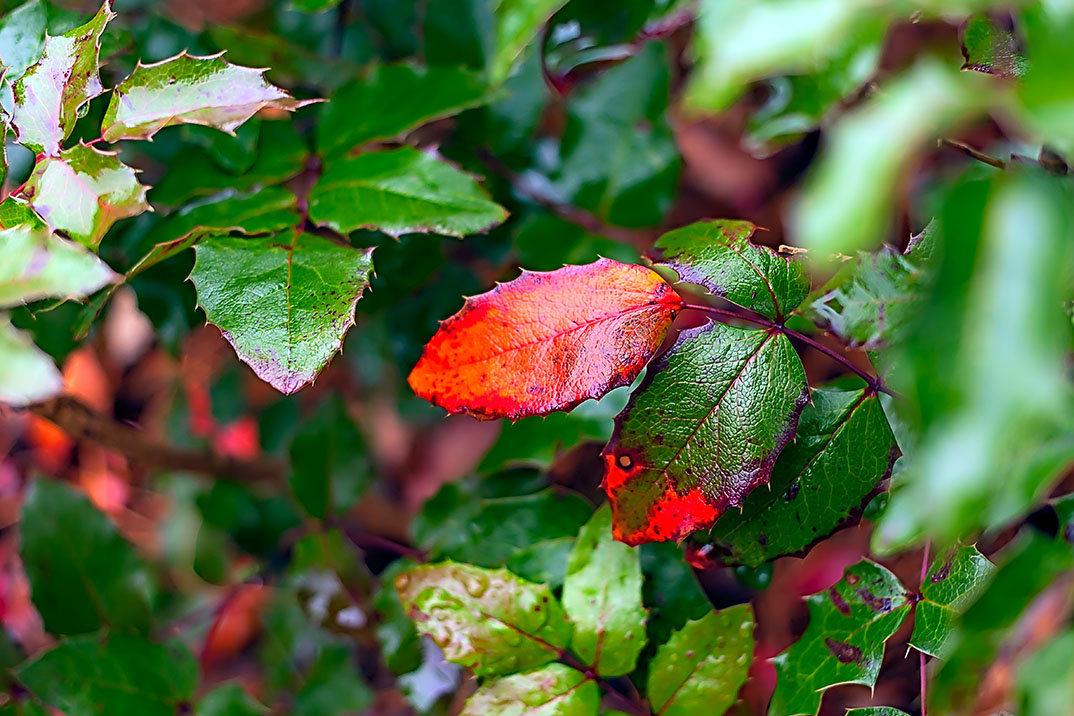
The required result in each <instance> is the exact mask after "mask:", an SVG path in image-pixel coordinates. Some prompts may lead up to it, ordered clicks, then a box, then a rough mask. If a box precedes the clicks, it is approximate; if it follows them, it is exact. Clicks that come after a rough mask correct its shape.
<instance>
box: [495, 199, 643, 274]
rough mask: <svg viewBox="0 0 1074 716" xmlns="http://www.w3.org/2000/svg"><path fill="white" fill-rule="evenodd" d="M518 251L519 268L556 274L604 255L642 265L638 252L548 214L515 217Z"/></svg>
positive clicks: (539, 213)
mask: <svg viewBox="0 0 1074 716" xmlns="http://www.w3.org/2000/svg"><path fill="white" fill-rule="evenodd" d="M513 218H514V220H515V221H514V223H513V226H515V227H517V229H516V233H515V236H514V248H515V252H516V253H517V254H518V265H519V266H525V267H526V268H527V269H529V270H530V271H555V270H556V269H558V268H560V267H562V266H565V265H567V264H586V263H592V262H593V261H596V260H597V259H599V258H601V257H602V256H603V257H605V258H609V259H614V260H616V261H621V262H622V263H639V259H638V252H637V251H636V250H634V249H633V248H631V247H630V246H626V245H625V244H623V243H622V242H620V241H616V240H614V239H606V238H604V237H601V236H597V235H595V234H590V233H589V232H587V231H586V230H585V229H582V228H581V227H579V226H577V225H575V224H571V223H568V222H567V221H564V220H563V219H561V218H559V217H558V216H555V215H554V214H550V213H547V212H543V211H542V212H531V213H529V214H526V215H523V216H518V215H515V216H514V217H513Z"/></svg>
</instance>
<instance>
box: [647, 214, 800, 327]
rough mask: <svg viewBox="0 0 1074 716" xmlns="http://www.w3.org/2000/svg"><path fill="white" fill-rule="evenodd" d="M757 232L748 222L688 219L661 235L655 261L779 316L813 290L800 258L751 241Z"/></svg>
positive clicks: (748, 305)
mask: <svg viewBox="0 0 1074 716" xmlns="http://www.w3.org/2000/svg"><path fill="white" fill-rule="evenodd" d="M755 231H757V227H756V226H754V225H753V224H751V223H750V222H748V221H726V220H724V221H703V222H699V223H696V224H690V225H689V226H684V227H682V228H681V229H676V230H675V231H670V232H668V233H666V234H664V235H663V236H661V237H660V239H659V240H658V241H657V242H656V247H655V248H656V249H657V252H656V253H657V256H658V258H657V260H656V262H657V263H658V264H661V265H664V266H668V267H669V268H672V269H674V270H675V273H677V274H678V275H679V280H680V281H685V282H688V283H696V284H699V285H701V286H704V287H705V288H707V289H708V290H709V291H710V292H712V293H713V294H714V295H716V296H719V297H721V298H725V299H727V300H728V301H730V302H731V303H734V304H737V305H739V306H742V307H743V308H747V309H749V310H751V311H754V312H756V313H759V314H761V315H762V316H766V317H768V318H771V319H772V320H774V321H780V320H782V319H783V318H784V317H786V316H787V315H789V314H790V313H791V311H793V310H794V309H795V308H797V307H798V304H800V303H801V302H802V299H804V298H805V297H806V294H808V293H809V277H808V276H806V273H805V268H804V267H803V266H802V264H801V262H799V261H796V260H794V259H793V258H791V257H788V256H784V255H783V254H780V253H777V252H776V251H774V250H772V249H770V248H768V247H767V246H757V245H756V244H754V243H753V242H751V241H750V237H751V236H753V234H754V232H755Z"/></svg>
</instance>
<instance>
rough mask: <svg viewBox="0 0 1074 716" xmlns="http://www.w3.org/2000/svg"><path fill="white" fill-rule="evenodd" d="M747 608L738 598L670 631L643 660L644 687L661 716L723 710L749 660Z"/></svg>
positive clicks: (750, 643)
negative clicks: (649, 658) (646, 676)
mask: <svg viewBox="0 0 1074 716" xmlns="http://www.w3.org/2000/svg"><path fill="white" fill-rule="evenodd" d="M753 626H754V621H753V610H752V609H751V608H750V605H748V604H740V605H738V606H735V607H730V608H728V609H724V610H721V611H718V612H711V613H709V614H707V615H706V616H704V617H702V618H701V619H698V620H696V621H691V622H688V623H687V624H686V626H684V627H683V628H682V629H680V630H678V631H676V632H675V633H673V634H672V635H671V638H669V639H668V641H667V643H666V644H664V645H663V646H661V647H660V649H659V650H658V651H657V652H656V656H655V657H654V658H653V661H652V663H651V664H650V665H649V682H648V686H647V687H646V693H647V694H648V696H649V701H650V702H651V703H652V705H653V708H654V709H655V710H656V711H657V712H658V713H660V714H662V715H663V716H691V715H692V714H698V713H713V714H718V713H723V712H724V711H726V710H727V709H729V708H730V707H731V706H732V705H733V704H734V703H735V701H736V700H737V699H738V690H739V689H741V688H742V684H743V683H745V681H746V675H747V674H748V672H749V669H750V663H751V662H752V661H753Z"/></svg>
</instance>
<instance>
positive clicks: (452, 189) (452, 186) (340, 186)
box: [310, 147, 507, 237]
mask: <svg viewBox="0 0 1074 716" xmlns="http://www.w3.org/2000/svg"><path fill="white" fill-rule="evenodd" d="M506 218H507V212H506V211H505V210H504V208H503V207H501V206H500V205H499V204H496V203H495V202H493V201H492V200H490V199H489V198H488V195H486V194H485V192H484V191H482V190H481V187H480V186H478V184H477V182H476V181H475V180H474V177H472V176H470V175H469V174H466V173H464V172H462V171H460V170H458V169H456V168H455V167H453V166H451V165H449V164H447V163H446V162H443V161H441V160H439V159H437V158H436V157H434V156H432V155H431V154H427V153H425V152H421V151H418V150H417V149H414V148H413V147H400V148H398V149H391V150H387V151H382V152H370V153H367V154H359V155H358V156H356V157H350V158H346V159H341V160H338V161H335V162H332V163H330V164H329V165H328V168H327V169H325V172H324V174H323V175H322V176H321V179H320V181H318V182H317V185H316V186H315V187H314V188H313V191H311V192H310V219H311V220H312V221H314V222H316V223H317V224H319V225H321V226H328V227H331V228H333V229H335V230H336V231H339V232H342V233H347V232H351V231H354V230H356V229H378V230H380V231H383V232H384V233H386V234H389V235H391V236H396V237H398V236H400V235H401V234H409V233H416V232H434V233H438V234H445V235H447V236H459V237H462V236H466V235H467V234H474V233H479V232H482V231H488V230H489V229H490V228H492V227H493V226H496V225H497V224H500V223H502V222H503V220H504V219H506Z"/></svg>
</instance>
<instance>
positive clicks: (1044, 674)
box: [1016, 630, 1074, 716]
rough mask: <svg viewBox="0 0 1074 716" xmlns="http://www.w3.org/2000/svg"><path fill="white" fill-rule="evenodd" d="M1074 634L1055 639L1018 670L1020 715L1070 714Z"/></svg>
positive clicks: (1073, 700)
mask: <svg viewBox="0 0 1074 716" xmlns="http://www.w3.org/2000/svg"><path fill="white" fill-rule="evenodd" d="M1071 664H1074V631H1070V630H1067V631H1066V632H1064V633H1062V634H1060V635H1058V636H1056V637H1055V638H1054V639H1052V640H1051V641H1049V642H1048V643H1047V644H1045V645H1044V646H1043V647H1041V648H1040V649H1039V650H1038V651H1037V652H1035V653H1034V654H1032V655H1031V656H1030V657H1029V658H1028V659H1026V660H1025V661H1024V662H1022V664H1021V665H1019V667H1018V675H1017V685H1016V692H1017V695H1018V696H1017V698H1018V701H1017V703H1018V706H1017V713H1018V714H1019V715H1020V716H1051V715H1052V714H1062V713H1064V710H1065V711H1066V712H1067V713H1069V712H1070V705H1071V704H1074V670H1072V669H1071V668H1070V665H1071Z"/></svg>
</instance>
